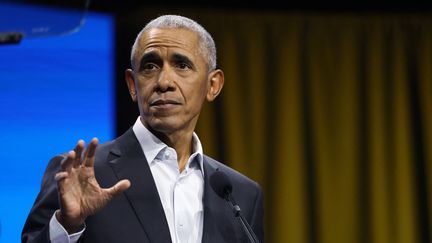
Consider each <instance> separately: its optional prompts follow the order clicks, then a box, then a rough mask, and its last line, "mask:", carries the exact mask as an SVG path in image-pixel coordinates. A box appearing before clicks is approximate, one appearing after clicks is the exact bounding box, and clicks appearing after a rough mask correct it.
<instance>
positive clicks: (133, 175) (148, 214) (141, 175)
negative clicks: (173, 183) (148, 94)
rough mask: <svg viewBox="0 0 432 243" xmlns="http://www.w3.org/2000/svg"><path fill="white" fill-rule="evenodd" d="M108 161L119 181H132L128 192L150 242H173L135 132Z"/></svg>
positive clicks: (124, 137)
mask: <svg viewBox="0 0 432 243" xmlns="http://www.w3.org/2000/svg"><path fill="white" fill-rule="evenodd" d="M114 143H115V144H114V146H113V149H111V151H110V155H109V158H108V161H109V163H110V165H111V167H112V169H113V171H114V173H116V175H117V177H118V179H119V180H120V179H129V180H130V182H131V187H130V188H129V189H128V190H126V191H125V195H126V197H127V199H128V200H129V203H130V205H131V206H132V208H133V209H134V211H135V213H136V215H137V217H138V220H139V222H140V224H141V225H142V227H143V228H144V231H145V232H146V234H147V237H148V238H149V240H150V242H157V243H171V236H170V232H169V228H168V223H167V221H166V217H165V213H164V210H163V207H162V203H161V201H160V198H159V194H158V191H157V188H156V184H155V181H154V179H153V176H152V173H151V171H150V167H149V165H148V163H147V161H146V159H145V156H144V153H143V151H142V148H141V146H140V144H139V142H138V140H137V138H136V137H135V134H134V133H133V130H132V129H129V130H128V131H127V132H126V133H125V134H123V135H122V136H121V137H119V138H118V139H117V140H116V141H115V142H114Z"/></svg>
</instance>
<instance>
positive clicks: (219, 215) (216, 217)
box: [202, 156, 230, 243]
mask: <svg viewBox="0 0 432 243" xmlns="http://www.w3.org/2000/svg"><path fill="white" fill-rule="evenodd" d="M217 170H219V168H218V165H217V164H216V163H215V162H214V161H213V160H212V159H210V158H208V157H206V156H204V198H203V204H204V205H203V206H204V225H203V237H202V242H203V243H222V242H227V239H226V234H227V233H228V234H229V232H221V230H220V229H221V228H224V227H221V226H220V225H219V224H224V225H225V226H228V228H230V226H229V225H230V221H229V217H227V216H226V213H227V209H228V205H227V203H226V202H225V200H223V199H221V198H220V197H219V196H218V195H217V194H216V193H215V192H214V191H213V189H212V188H211V185H210V176H211V175H212V174H213V173H214V172H215V171H217Z"/></svg>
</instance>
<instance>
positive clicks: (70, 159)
mask: <svg viewBox="0 0 432 243" xmlns="http://www.w3.org/2000/svg"><path fill="white" fill-rule="evenodd" d="M74 160H75V151H73V150H72V151H69V153H67V155H66V158H64V159H63V160H62V161H61V163H60V165H61V169H62V171H70V169H71V168H72V165H73V163H74Z"/></svg>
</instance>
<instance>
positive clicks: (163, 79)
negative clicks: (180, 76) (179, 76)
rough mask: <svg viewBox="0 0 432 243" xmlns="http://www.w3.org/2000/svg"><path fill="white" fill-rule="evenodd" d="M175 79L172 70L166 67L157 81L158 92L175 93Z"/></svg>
mask: <svg viewBox="0 0 432 243" xmlns="http://www.w3.org/2000/svg"><path fill="white" fill-rule="evenodd" d="M173 77H174V75H172V74H171V72H170V70H169V69H168V68H165V67H164V68H163V70H162V72H161V73H160V75H159V79H158V80H157V83H156V90H157V91H158V92H168V91H174V90H175V87H176V86H175V80H174V79H173Z"/></svg>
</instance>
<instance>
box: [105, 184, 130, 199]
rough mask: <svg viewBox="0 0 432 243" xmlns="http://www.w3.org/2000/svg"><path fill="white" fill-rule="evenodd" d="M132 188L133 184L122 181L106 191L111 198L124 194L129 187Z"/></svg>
mask: <svg viewBox="0 0 432 243" xmlns="http://www.w3.org/2000/svg"><path fill="white" fill-rule="evenodd" d="M130 186H131V183H130V181H129V180H127V179H125V180H121V181H119V182H117V184H115V185H114V186H112V187H110V188H107V189H104V191H106V192H107V193H108V194H109V195H110V197H111V198H113V197H115V196H117V195H118V194H120V193H122V192H124V191H125V190H127V189H128V188H129V187H130Z"/></svg>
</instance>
